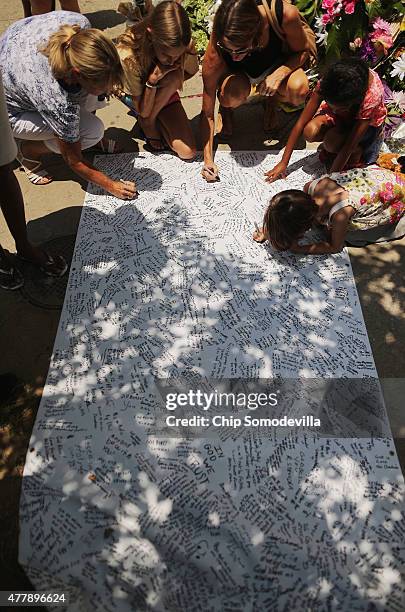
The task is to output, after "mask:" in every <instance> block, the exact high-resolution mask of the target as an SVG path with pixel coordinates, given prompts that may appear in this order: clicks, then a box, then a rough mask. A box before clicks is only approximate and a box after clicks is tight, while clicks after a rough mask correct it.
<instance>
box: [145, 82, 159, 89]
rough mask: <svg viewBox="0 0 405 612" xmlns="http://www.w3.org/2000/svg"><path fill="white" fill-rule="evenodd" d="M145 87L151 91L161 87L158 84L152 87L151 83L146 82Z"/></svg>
mask: <svg viewBox="0 0 405 612" xmlns="http://www.w3.org/2000/svg"><path fill="white" fill-rule="evenodd" d="M145 85H146V87H148V88H149V89H157V88H158V87H159V85H158V84H157V83H156V85H152V83H149V81H146V83H145Z"/></svg>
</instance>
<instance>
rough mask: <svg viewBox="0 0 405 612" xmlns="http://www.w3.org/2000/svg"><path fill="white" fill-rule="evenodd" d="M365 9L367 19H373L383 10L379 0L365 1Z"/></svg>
mask: <svg viewBox="0 0 405 612" xmlns="http://www.w3.org/2000/svg"><path fill="white" fill-rule="evenodd" d="M366 11H367V14H368V17H369V19H375V17H379V16H380V15H381V14H382V12H383V7H382V5H381V2H380V0H374V2H367V3H366Z"/></svg>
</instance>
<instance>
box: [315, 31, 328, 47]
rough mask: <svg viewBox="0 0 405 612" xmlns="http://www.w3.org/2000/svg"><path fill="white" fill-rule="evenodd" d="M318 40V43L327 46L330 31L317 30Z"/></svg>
mask: <svg viewBox="0 0 405 612" xmlns="http://www.w3.org/2000/svg"><path fill="white" fill-rule="evenodd" d="M316 42H317V43H318V45H323V46H325V47H326V45H327V43H328V33H327V32H326V30H325V32H317V33H316Z"/></svg>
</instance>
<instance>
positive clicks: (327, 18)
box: [322, 15, 333, 25]
mask: <svg viewBox="0 0 405 612" xmlns="http://www.w3.org/2000/svg"><path fill="white" fill-rule="evenodd" d="M331 21H333V19H332V15H322V23H323V25H328V23H331Z"/></svg>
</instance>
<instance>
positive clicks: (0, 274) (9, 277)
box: [0, 266, 24, 291]
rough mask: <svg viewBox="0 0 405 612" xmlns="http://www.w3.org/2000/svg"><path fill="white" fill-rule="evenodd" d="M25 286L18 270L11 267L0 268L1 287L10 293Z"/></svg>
mask: <svg viewBox="0 0 405 612" xmlns="http://www.w3.org/2000/svg"><path fill="white" fill-rule="evenodd" d="M23 285H24V277H23V275H22V274H21V272H20V271H19V270H17V268H14V267H13V266H10V267H9V268H2V267H1V266H0V287H1V288H2V289H6V290H8V291H15V290H16V289H21V287H22V286H23Z"/></svg>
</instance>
